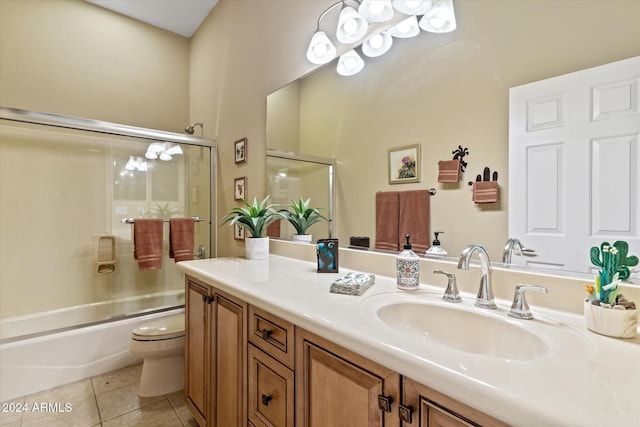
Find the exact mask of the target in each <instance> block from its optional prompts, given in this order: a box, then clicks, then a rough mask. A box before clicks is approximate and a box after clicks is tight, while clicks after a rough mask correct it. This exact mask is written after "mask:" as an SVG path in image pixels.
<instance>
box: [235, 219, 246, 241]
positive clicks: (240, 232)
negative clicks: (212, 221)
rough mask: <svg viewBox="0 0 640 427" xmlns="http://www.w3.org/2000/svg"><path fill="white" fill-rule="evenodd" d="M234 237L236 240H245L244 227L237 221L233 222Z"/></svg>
mask: <svg viewBox="0 0 640 427" xmlns="http://www.w3.org/2000/svg"><path fill="white" fill-rule="evenodd" d="M233 238H234V239H236V240H244V227H242V226H241V225H240V224H238V223H237V222H236V223H235V224H233Z"/></svg>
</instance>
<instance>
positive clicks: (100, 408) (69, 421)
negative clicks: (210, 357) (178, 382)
mask: <svg viewBox="0 0 640 427" xmlns="http://www.w3.org/2000/svg"><path fill="white" fill-rule="evenodd" d="M141 371H142V364H138V365H133V366H129V367H126V368H123V369H119V370H117V371H112V372H107V373H106V374H102V375H97V376H95V377H91V378H87V379H84V380H80V381H76V382H74V383H71V384H66V385H62V386H60V387H56V388H53V389H50V390H45V391H42V392H39V393H34V394H30V395H28V396H24V397H22V398H18V399H14V400H12V401H11V402H3V403H2V408H1V410H0V426H2V427H5V426H8V427H28V426H36V427H41V426H47V427H58V426H60V427H94V426H103V427H115V426H122V427H133V426H149V427H183V426H189V427H195V426H197V424H196V422H195V421H194V419H193V417H192V416H191V413H190V412H189V410H188V409H187V407H186V406H185V404H184V392H183V391H182V390H181V391H178V392H175V393H171V394H168V395H165V396H157V397H138V394H137V391H138V382H139V379H140V373H141Z"/></svg>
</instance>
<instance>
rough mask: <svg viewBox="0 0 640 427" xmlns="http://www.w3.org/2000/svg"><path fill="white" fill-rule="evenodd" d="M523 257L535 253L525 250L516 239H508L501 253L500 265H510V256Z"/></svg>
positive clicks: (531, 250)
mask: <svg viewBox="0 0 640 427" xmlns="http://www.w3.org/2000/svg"><path fill="white" fill-rule="evenodd" d="M514 253H515V254H516V255H520V256H522V255H524V254H525V253H531V254H533V253H535V251H534V250H533V249H527V248H525V247H524V245H523V244H522V242H521V241H520V240H518V239H513V238H511V239H509V240H507V243H505V245H504V251H503V252H502V263H503V264H505V265H508V264H511V255H512V254H514Z"/></svg>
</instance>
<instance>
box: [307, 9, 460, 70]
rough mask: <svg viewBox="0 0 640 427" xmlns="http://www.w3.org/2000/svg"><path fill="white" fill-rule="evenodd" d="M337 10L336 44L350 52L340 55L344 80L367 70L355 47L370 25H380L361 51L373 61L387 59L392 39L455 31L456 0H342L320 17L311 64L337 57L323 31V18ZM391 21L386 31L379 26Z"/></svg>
mask: <svg viewBox="0 0 640 427" xmlns="http://www.w3.org/2000/svg"><path fill="white" fill-rule="evenodd" d="M347 3H349V4H347ZM336 6H340V12H339V14H338V16H337V18H338V21H337V23H336V24H335V25H336V26H337V28H336V32H335V41H337V42H339V43H342V44H343V45H345V46H344V50H347V52H346V53H343V54H342V55H340V58H339V60H338V66H337V71H338V73H340V74H341V75H343V76H352V75H354V74H357V73H358V72H360V71H361V70H362V69H363V68H364V61H363V60H362V58H361V57H360V55H358V53H357V52H356V51H355V50H354V49H353V47H354V45H355V44H356V43H358V42H359V41H360V40H362V39H363V38H364V37H365V36H367V32H369V27H370V25H369V24H370V23H374V24H377V25H376V26H374V30H372V31H370V34H368V37H367V39H366V40H365V41H364V42H363V43H362V47H361V49H362V53H363V54H364V55H366V56H368V57H370V58H374V57H378V56H381V55H384V54H385V53H386V52H387V51H388V50H389V49H390V48H391V45H392V44H393V37H396V38H409V37H414V36H416V35H418V34H419V33H420V29H421V28H422V29H423V30H425V31H429V32H432V33H447V32H450V31H453V30H455V29H456V18H455V13H454V10H453V0H340V1H337V2H336V3H333V4H332V5H331V6H329V7H328V8H326V9H325V10H324V12H322V13H321V14H320V17H318V21H317V25H316V31H315V32H314V33H313V36H312V37H311V41H310V43H309V47H308V48H307V59H308V60H309V62H311V63H312V64H316V65H323V64H327V63H329V62H331V61H332V60H333V59H334V58H335V57H336V56H337V55H338V48H336V44H334V43H335V42H334V41H332V39H331V38H330V37H329V36H328V35H327V33H326V32H325V31H323V30H321V29H320V21H321V20H322V18H324V17H325V16H326V15H327V13H328V12H329V11H331V10H332V9H334V8H335V7H336ZM356 9H357V10H356ZM396 12H399V14H400V15H399V17H396V16H395V15H396ZM419 16H421V18H420V20H419V19H418V17H419ZM403 18H404V19H403ZM392 19H393V22H392V23H390V24H389V25H391V27H390V28H387V29H384V28H382V27H381V25H379V24H382V23H385V22H388V21H390V20H392ZM394 22H395V25H393V23H394Z"/></svg>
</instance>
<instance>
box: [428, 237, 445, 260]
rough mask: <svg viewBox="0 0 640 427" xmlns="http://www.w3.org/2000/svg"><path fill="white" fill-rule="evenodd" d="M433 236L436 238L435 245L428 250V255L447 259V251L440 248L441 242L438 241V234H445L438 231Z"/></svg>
mask: <svg viewBox="0 0 640 427" xmlns="http://www.w3.org/2000/svg"><path fill="white" fill-rule="evenodd" d="M433 234H435V236H436V238H435V239H434V240H433V243H432V244H431V247H430V248H429V249H427V255H431V256H438V257H446V256H447V251H445V250H444V248H443V247H442V246H440V240H438V234H444V232H443V231H436V232H434V233H433Z"/></svg>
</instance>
